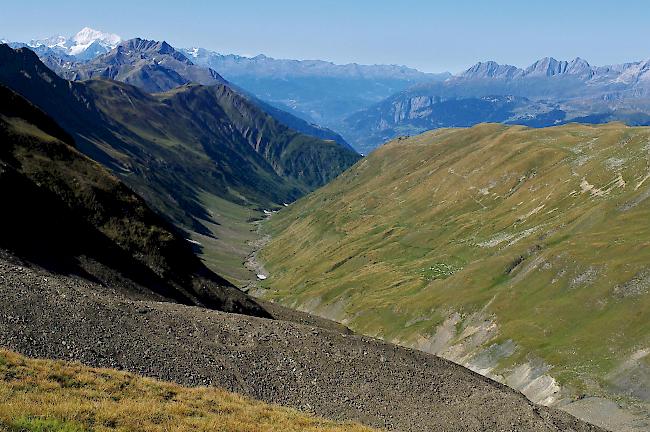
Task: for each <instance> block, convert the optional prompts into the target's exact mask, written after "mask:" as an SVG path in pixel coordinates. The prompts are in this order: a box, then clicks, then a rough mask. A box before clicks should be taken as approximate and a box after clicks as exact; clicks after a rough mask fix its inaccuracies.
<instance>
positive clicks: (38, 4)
mask: <svg viewBox="0 0 650 432" xmlns="http://www.w3.org/2000/svg"><path fill="white" fill-rule="evenodd" d="M2 1H3V3H5V4H3V5H2V6H1V7H0V37H4V38H7V39H9V40H12V41H28V40H29V39H32V38H39V37H45V36H51V35H55V34H63V35H66V36H69V35H72V34H74V33H76V32H77V31H78V30H79V29H81V28H82V27H84V26H90V27H93V28H96V29H98V30H102V31H110V32H113V33H117V34H119V35H120V36H122V37H123V38H125V39H128V38H131V37H136V36H140V37H144V38H149V39H157V40H161V39H164V40H166V41H168V42H169V43H171V44H172V45H175V46H177V47H189V46H201V47H204V48H209V49H213V50H217V51H220V52H223V53H236V54H244V55H255V54H259V53H264V54H266V55H269V56H272V57H277V58H297V59H307V58H310V59H314V58H318V59H324V60H331V61H334V62H336V63H347V62H358V63H366V64H373V63H390V64H405V65H408V66H412V67H417V68H419V69H421V70H425V71H431V72H439V71H444V70H449V71H451V72H457V71H459V70H462V69H465V68H467V67H469V66H470V65H471V64H473V63H475V62H477V61H479V60H490V59H491V60H496V61H498V62H501V63H510V64H514V65H517V66H524V65H528V64H529V63H531V62H533V61H534V60H536V59H538V58H540V57H544V56H553V57H555V58H558V59H570V58H574V57H576V56H580V57H583V58H585V59H586V60H588V61H589V62H590V63H592V64H595V65H603V64H611V63H620V62H625V61H632V60H640V59H645V58H648V57H650V44H649V43H648V41H649V38H648V28H649V27H650V26H649V19H650V1H648V0H618V1H601V0H589V1H587V0H564V1H559V0H546V1H528V0H516V1H514V0H492V1H489V0H484V1H479V0H475V1H468V0H454V1H447V0H441V1H435V0H430V1H425V0H392V1H388V0H374V1H372V0H347V1H343V0H340V1H335V0H331V1H327V0H267V1H258V0H236V1H210V2H209V1H206V2H200V1H191V0H171V1H167V0H157V1H152V2H145V1H139V0H128V1H126V0H109V1H94V0H86V1H65V0H59V1H32V0H20V1H11V2H10V1H8V0H2Z"/></svg>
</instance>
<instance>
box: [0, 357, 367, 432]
mask: <svg viewBox="0 0 650 432" xmlns="http://www.w3.org/2000/svg"><path fill="white" fill-rule="evenodd" d="M0 430H6V431H11V432H18V431H21V432H23V431H25V432H29V431H48V432H54V431H61V432H81V431H136V430H137V431H190V430H191V431H224V432H226V431H228V432H229V431H233V432H235V431H241V432H251V431H260V432H262V431H278V432H280V431H319V432H321V431H322V432H324V431H331V432H342V431H350V432H362V431H370V429H368V428H365V427H362V426H358V425H354V424H340V423H334V422H331V421H327V420H322V419H319V418H315V417H312V416H310V415H308V414H303V413H299V412H298V411H295V410H290V409H287V408H282V407H278V406H272V405H268V404H264V403H262V402H257V401H254V400H251V399H247V398H244V397H241V396H238V395H236V394H234V393H229V392H226V391H223V390H219V389H216V388H206V387H198V388H187V387H181V386H178V385H176V384H170V383H166V382H161V381H155V380H152V379H148V378H142V377H138V376H136V375H132V374H128V373H124V372H118V371H114V370H110V369H94V368H89V367H85V366H81V365H79V364H76V363H65V362H60V361H51V360H33V359H28V358H26V357H23V356H20V355H18V354H15V353H12V352H9V351H4V350H0Z"/></svg>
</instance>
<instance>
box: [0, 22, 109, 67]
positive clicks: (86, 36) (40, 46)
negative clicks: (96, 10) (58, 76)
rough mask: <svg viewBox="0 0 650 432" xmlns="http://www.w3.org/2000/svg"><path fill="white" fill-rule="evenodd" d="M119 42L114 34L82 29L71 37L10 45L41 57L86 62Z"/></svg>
mask: <svg viewBox="0 0 650 432" xmlns="http://www.w3.org/2000/svg"><path fill="white" fill-rule="evenodd" d="M121 41H122V38H120V36H118V35H116V34H112V33H104V32H101V31H98V30H94V29H91V28H90V27H84V28H82V29H81V30H80V31H79V32H77V33H76V34H75V35H74V36H71V37H65V36H60V35H59V36H51V37H48V38H45V39H32V40H31V41H29V42H28V43H20V42H14V43H10V45H11V46H12V47H13V48H20V47H28V48H30V49H31V50H33V51H34V52H36V53H37V54H38V55H39V56H43V57H48V56H52V57H56V58H61V59H64V60H68V61H86V60H90V59H92V58H94V57H96V56H98V55H100V54H103V53H106V52H108V51H110V50H111V49H113V48H115V47H116V46H117V44H119V43H120V42H121ZM5 42H6V41H5Z"/></svg>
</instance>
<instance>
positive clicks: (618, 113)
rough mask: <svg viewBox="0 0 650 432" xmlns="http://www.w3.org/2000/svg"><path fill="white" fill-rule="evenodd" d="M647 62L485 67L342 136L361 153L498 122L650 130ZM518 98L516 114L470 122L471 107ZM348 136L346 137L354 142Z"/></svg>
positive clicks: (360, 122) (420, 93)
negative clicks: (409, 136)
mask: <svg viewBox="0 0 650 432" xmlns="http://www.w3.org/2000/svg"><path fill="white" fill-rule="evenodd" d="M647 65H648V62H647V61H641V62H634V63H629V64H624V65H613V66H603V67H594V66H591V65H590V64H589V63H588V62H587V61H585V60H583V59H581V58H576V59H574V60H571V61H559V60H556V59H554V58H552V57H546V58H543V59H540V60H538V61H536V62H535V63H533V64H532V65H530V66H528V67H527V68H524V69H522V68H517V67H515V66H511V65H500V64H498V63H496V62H493V61H488V62H479V63H477V64H476V65H474V66H472V67H471V68H469V69H467V70H466V71H465V72H463V73H460V74H458V75H455V76H453V77H450V78H449V79H447V80H445V81H443V82H433V81H431V82H428V83H420V84H417V85H414V86H413V87H411V88H409V89H407V90H405V91H403V92H401V93H398V94H395V95H393V96H391V97H389V98H387V99H385V100H384V101H382V102H380V103H378V104H376V105H375V106H373V107H370V108H368V109H366V110H363V111H361V112H359V113H356V114H354V115H352V116H350V117H348V119H346V121H345V127H344V128H343V129H342V131H343V132H345V133H347V134H348V135H349V136H350V137H351V139H353V140H355V141H359V140H360V141H361V142H362V144H363V147H362V148H361V151H364V152H368V151H370V150H371V149H372V148H374V147H376V146H377V145H379V144H381V143H382V142H384V141H385V140H386V139H390V138H394V137H396V136H398V135H400V134H405V133H415V134H417V133H420V132H423V131H425V130H429V129H433V128H438V127H457V126H473V125H474V124H478V123H481V122H486V121H487V122H489V121H499V122H503V123H509V124H522V125H530V126H535V127H539V126H554V125H558V124H565V123H569V122H584V123H596V124H598V123H606V122H608V121H614V120H620V121H624V122H626V123H627V124H630V125H647V124H650V87H649V86H648V83H649V82H650V80H648V75H647V72H648V70H649V69H648V68H647ZM486 98H487V99H499V98H514V99H518V100H519V101H520V103H518V104H517V107H516V109H514V110H512V111H510V112H508V113H505V114H506V115H503V116H502V118H499V119H494V118H493V111H492V110H491V109H484V110H482V111H478V114H480V115H479V116H478V117H479V118H478V119H474V118H472V116H471V115H466V112H465V110H464V108H463V106H464V105H468V104H469V105H471V104H476V103H477V101H479V100H482V99H486ZM348 135H346V136H348Z"/></svg>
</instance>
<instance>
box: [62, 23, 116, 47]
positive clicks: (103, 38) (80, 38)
mask: <svg viewBox="0 0 650 432" xmlns="http://www.w3.org/2000/svg"><path fill="white" fill-rule="evenodd" d="M70 39H71V40H72V42H74V44H75V45H90V44H91V43H93V42H95V41H99V42H102V43H103V44H105V45H107V46H111V47H113V48H114V47H115V46H117V44H119V43H120V42H121V41H122V38H121V37H119V36H118V35H116V34H113V33H104V32H101V31H99V30H95V29H91V28H90V27H84V28H82V29H81V30H80V31H79V32H78V33H77V34H76V35H74V36H72V37H71V38H70Z"/></svg>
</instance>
